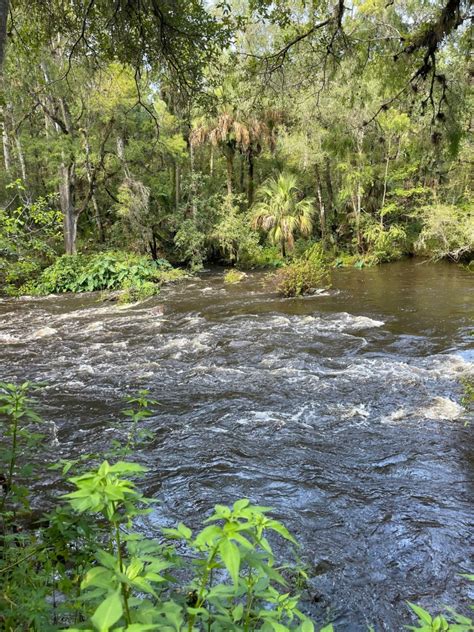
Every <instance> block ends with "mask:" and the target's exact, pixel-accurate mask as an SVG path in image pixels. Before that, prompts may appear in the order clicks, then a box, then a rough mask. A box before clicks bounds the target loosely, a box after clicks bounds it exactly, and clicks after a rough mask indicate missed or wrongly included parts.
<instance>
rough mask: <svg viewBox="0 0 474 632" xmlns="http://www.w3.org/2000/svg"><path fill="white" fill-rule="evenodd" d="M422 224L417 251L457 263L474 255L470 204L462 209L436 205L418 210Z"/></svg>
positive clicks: (416, 246)
mask: <svg viewBox="0 0 474 632" xmlns="http://www.w3.org/2000/svg"><path fill="white" fill-rule="evenodd" d="M419 215H420V217H421V221H422V223H423V227H422V229H421V232H420V235H419V237H418V240H417V241H416V243H415V248H416V251H417V252H418V253H420V254H423V255H425V256H432V257H434V258H436V259H441V258H443V257H447V258H449V259H453V260H454V261H459V260H461V259H464V258H468V257H470V256H472V254H473V253H474V214H473V203H472V201H471V202H470V203H468V204H466V205H465V206H460V207H458V206H453V205H447V204H436V205H431V206H425V207H423V208H421V209H420V211H419Z"/></svg>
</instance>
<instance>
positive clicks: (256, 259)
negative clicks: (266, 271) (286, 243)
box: [239, 246, 285, 270]
mask: <svg viewBox="0 0 474 632" xmlns="http://www.w3.org/2000/svg"><path fill="white" fill-rule="evenodd" d="M284 264H285V260H284V259H283V257H282V255H281V253H280V249H279V248H278V247H277V246H265V247H262V246H258V247H257V248H255V250H252V251H248V252H245V253H243V254H242V256H241V258H240V261H239V266H240V267H241V268H242V267H244V268H246V269H248V270H253V269H255V268H280V267H281V266H283V265H284Z"/></svg>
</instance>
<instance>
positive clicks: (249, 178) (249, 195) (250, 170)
mask: <svg viewBox="0 0 474 632" xmlns="http://www.w3.org/2000/svg"><path fill="white" fill-rule="evenodd" d="M253 192H254V162H253V153H252V150H249V154H248V174H247V199H248V203H249V208H250V207H251V206H252V204H253Z"/></svg>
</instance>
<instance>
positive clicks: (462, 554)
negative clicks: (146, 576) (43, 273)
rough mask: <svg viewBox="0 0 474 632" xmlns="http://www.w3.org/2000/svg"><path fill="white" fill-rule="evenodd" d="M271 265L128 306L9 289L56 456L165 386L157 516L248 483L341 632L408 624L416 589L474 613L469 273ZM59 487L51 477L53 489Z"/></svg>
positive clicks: (21, 358)
mask: <svg viewBox="0 0 474 632" xmlns="http://www.w3.org/2000/svg"><path fill="white" fill-rule="evenodd" d="M263 279H264V275H262V274H250V275H249V276H248V278H247V279H246V280H245V281H244V282H243V283H241V284H239V285H236V286H230V287H229V286H224V284H223V272H222V271H214V272H211V273H208V274H204V275H202V276H201V277H198V278H194V279H191V280H189V281H186V282H185V283H184V284H182V285H179V286H174V287H171V288H167V289H166V290H165V291H164V292H163V293H162V294H161V295H160V296H159V297H157V298H154V299H151V300H149V301H146V302H144V303H141V304H139V305H132V306H126V307H121V306H118V305H116V304H111V303H100V302H98V297H97V295H87V296H84V295H82V296H60V297H48V298H45V299H21V300H17V301H4V302H0V349H1V353H0V379H4V380H25V379H29V380H39V381H44V382H46V383H47V384H48V386H47V387H46V388H45V390H44V391H43V392H42V393H41V395H40V400H41V402H40V403H41V412H42V413H43V415H44V417H45V418H46V419H47V420H48V421H49V422H50V423H49V427H50V431H51V443H52V449H53V450H54V454H55V455H57V456H58V458H59V457H60V456H62V457H71V456H74V455H77V454H78V453H80V452H89V451H92V450H97V449H100V448H101V447H105V446H107V444H108V443H109V442H110V439H111V438H112V437H114V436H116V431H115V430H114V429H113V423H112V421H113V419H114V418H115V419H116V418H117V416H118V415H119V411H120V408H121V407H122V403H121V401H120V398H121V397H122V396H124V395H125V394H127V393H129V392H130V391H133V390H136V389H137V388H144V387H147V388H150V390H151V391H152V394H153V396H154V397H156V398H157V399H159V401H160V403H161V406H160V407H159V408H158V412H157V414H156V415H155V416H154V417H152V418H151V419H150V420H148V421H147V424H148V426H149V427H150V428H151V429H152V430H153V431H154V433H155V434H154V439H153V440H152V443H151V446H150V447H149V448H148V449H147V450H146V451H144V452H143V453H142V454H140V455H138V456H137V459H140V460H142V461H145V462H146V464H147V465H148V467H149V468H150V472H149V474H148V476H147V479H146V484H145V487H146V490H145V491H146V492H147V493H148V494H150V495H153V496H155V497H157V498H159V499H160V500H161V501H162V504H161V505H160V506H159V508H158V509H156V510H155V511H154V513H153V514H152V515H151V516H149V517H148V518H147V521H146V523H144V525H143V527H144V528H146V529H147V530H148V531H149V532H151V533H158V532H159V529H160V527H161V526H162V525H164V524H166V525H169V524H172V523H174V522H175V521H177V520H178V519H180V520H183V521H185V522H187V523H189V524H190V525H197V524H199V523H200V522H201V520H202V518H203V517H204V515H205V514H206V512H208V511H209V509H210V508H211V506H212V505H213V504H214V503H216V502H224V503H230V502H232V501H234V500H235V499H237V498H240V497H244V496H246V497H249V498H250V499H251V500H252V501H255V502H258V503H263V504H267V505H272V506H273V507H275V510H276V514H277V515H278V516H279V517H280V518H281V519H282V520H284V521H285V523H286V524H287V525H288V526H289V527H290V529H291V530H292V531H293V532H294V533H295V535H296V536H297V538H298V539H299V541H300V542H301V544H302V545H303V552H304V553H303V557H304V559H305V560H306V561H307V562H308V563H309V564H310V565H311V567H312V568H313V575H315V576H314V578H313V580H312V581H311V596H312V598H313V600H312V602H311V604H309V605H308V608H311V610H312V611H313V612H314V613H315V614H316V615H318V616H321V617H322V619H324V620H328V619H332V620H333V621H334V622H335V623H336V630H337V631H354V632H358V631H362V630H366V629H367V624H368V623H371V624H373V625H374V626H375V629H376V630H377V631H378V630H390V631H392V630H393V631H395V630H397V631H398V630H401V629H402V626H403V624H404V623H408V622H409V620H410V617H409V616H408V615H407V608H406V606H405V605H404V600H407V599H409V600H411V601H416V602H419V603H421V604H423V605H425V606H428V607H429V608H432V609H436V607H440V606H442V605H443V604H450V605H452V606H454V607H456V608H458V609H459V610H461V611H464V612H466V604H467V600H468V598H469V590H470V588H469V586H468V585H467V582H466V581H465V580H464V579H462V578H460V577H459V575H458V574H459V573H461V572H472V571H473V564H472V554H473V551H474V547H473V524H474V512H473V507H474V497H473V487H474V486H473V481H474V475H473V469H474V460H473V451H472V443H473V441H472V425H471V426H470V427H465V425H464V423H465V421H466V417H465V412H464V411H463V409H462V407H461V406H460V404H459V402H460V398H461V396H462V393H461V388H460V380H461V378H462V377H463V376H466V375H468V373H469V372H470V371H471V372H472V359H473V357H474V355H473V353H472V351H470V350H469V345H470V343H471V342H472V340H473V338H472V336H470V335H469V334H470V328H471V329H472V320H471V321H470V320H469V319H470V317H472V314H473V313H474V296H473V294H474V283H473V277H472V275H469V274H468V273H467V272H464V271H463V270H461V269H460V268H457V267H455V266H450V265H442V264H437V265H434V264H421V265H420V264H419V263H415V262H412V261H410V262H403V263H397V264H391V265H387V266H383V267H379V268H375V269H370V270H354V269H348V270H341V271H336V272H335V273H334V278H333V289H332V290H331V291H329V292H327V293H324V294H321V295H317V296H313V297H307V298H301V299H289V300H281V299H278V298H276V297H275V296H274V295H272V294H271V292H270V291H269V288H268V287H266V286H265V285H264V284H263ZM160 306H163V308H164V313H163V314H162V313H161V311H162V310H160ZM52 487H53V485H52V483H51V481H43V482H42V483H41V484H40V483H38V497H40V495H41V494H46V495H48V494H52V493H53V489H52ZM471 591H472V589H471ZM471 597H472V595H471Z"/></svg>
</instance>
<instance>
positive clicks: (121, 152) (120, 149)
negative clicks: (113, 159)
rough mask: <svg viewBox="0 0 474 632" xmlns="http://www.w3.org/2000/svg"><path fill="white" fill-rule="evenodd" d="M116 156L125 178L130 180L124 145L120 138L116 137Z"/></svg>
mask: <svg viewBox="0 0 474 632" xmlns="http://www.w3.org/2000/svg"><path fill="white" fill-rule="evenodd" d="M117 156H118V159H119V160H120V164H121V165H122V169H123V172H124V174H125V177H126V178H130V169H129V168H128V164H127V160H126V158H125V143H124V142H123V138H122V137H121V136H117Z"/></svg>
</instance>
